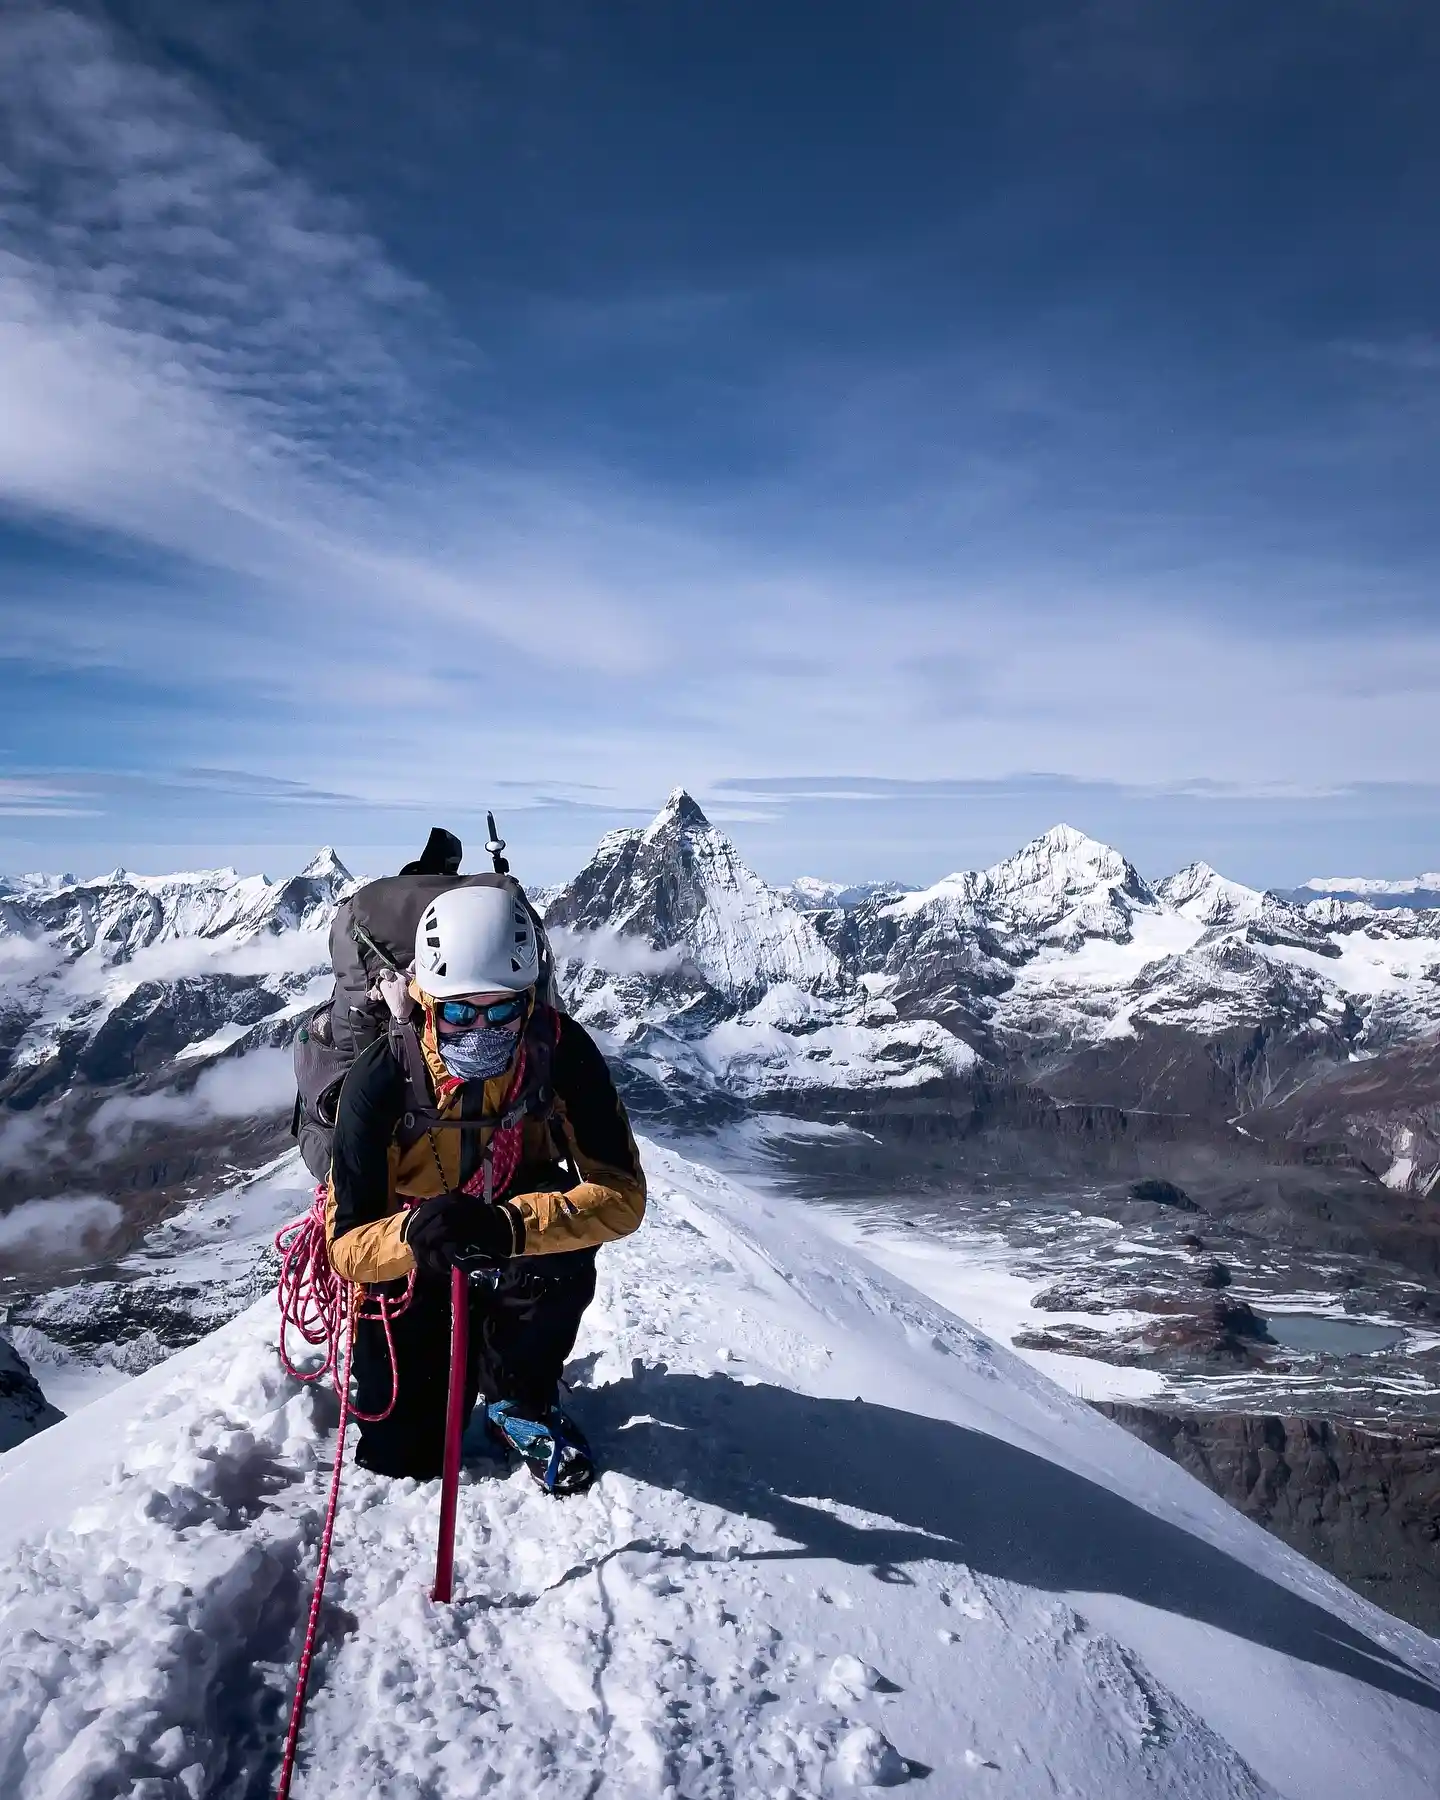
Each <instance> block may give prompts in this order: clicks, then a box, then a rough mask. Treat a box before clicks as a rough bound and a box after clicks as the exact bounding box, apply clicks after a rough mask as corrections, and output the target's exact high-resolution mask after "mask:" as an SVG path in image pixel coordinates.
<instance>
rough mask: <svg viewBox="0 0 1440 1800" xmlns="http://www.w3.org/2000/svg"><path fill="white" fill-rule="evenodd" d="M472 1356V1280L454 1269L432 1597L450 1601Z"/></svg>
mask: <svg viewBox="0 0 1440 1800" xmlns="http://www.w3.org/2000/svg"><path fill="white" fill-rule="evenodd" d="M469 1360H470V1283H469V1281H468V1280H467V1278H466V1275H465V1272H464V1270H463V1269H452V1270H451V1271H450V1395H449V1399H448V1401H447V1403H446V1407H445V1467H444V1473H443V1474H442V1476H441V1478H440V1541H439V1544H438V1545H437V1547H436V1551H435V1585H434V1587H433V1588H431V1590H430V1598H431V1599H432V1600H440V1601H448V1600H449V1598H450V1590H451V1586H452V1584H453V1581H454V1576H455V1503H456V1499H457V1497H458V1495H459V1492H460V1440H461V1438H462V1437H463V1436H464V1435H465V1369H466V1365H467V1363H468V1362H469Z"/></svg>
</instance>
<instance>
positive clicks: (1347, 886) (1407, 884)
mask: <svg viewBox="0 0 1440 1800" xmlns="http://www.w3.org/2000/svg"><path fill="white" fill-rule="evenodd" d="M1285 898H1286V899H1287V900H1293V901H1295V902H1296V904H1297V905H1300V906H1304V905H1305V904H1306V903H1307V902H1309V901H1311V900H1359V901H1361V902H1363V903H1364V904H1365V905H1366V906H1373V907H1379V908H1386V907H1394V906H1419V907H1426V908H1434V907H1440V871H1432V872H1431V873H1430V874H1428V875H1409V876H1406V877H1404V878H1403V879H1401V880H1399V881H1385V880H1377V879H1375V878H1374V877H1372V876H1367V875H1323V876H1321V875H1317V876H1314V877H1312V879H1311V880H1309V881H1306V882H1302V883H1301V885H1300V886H1299V887H1297V888H1291V889H1290V891H1289V892H1288V893H1287V894H1286V895H1285Z"/></svg>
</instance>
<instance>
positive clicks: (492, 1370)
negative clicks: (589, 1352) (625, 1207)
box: [355, 1250, 595, 1481]
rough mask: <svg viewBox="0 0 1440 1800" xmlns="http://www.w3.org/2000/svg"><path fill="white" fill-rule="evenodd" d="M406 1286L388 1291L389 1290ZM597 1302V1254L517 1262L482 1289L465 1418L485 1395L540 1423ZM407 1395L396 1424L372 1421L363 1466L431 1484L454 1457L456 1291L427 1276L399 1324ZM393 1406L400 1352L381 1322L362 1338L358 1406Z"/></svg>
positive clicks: (362, 1330) (365, 1429) (475, 1308)
mask: <svg viewBox="0 0 1440 1800" xmlns="http://www.w3.org/2000/svg"><path fill="white" fill-rule="evenodd" d="M404 1286H405V1284H404V1283H403V1282H395V1283H390V1284H387V1286H386V1289H385V1290H384V1291H385V1292H387V1293H394V1294H400V1293H403V1292H404ZM594 1295H595V1252H594V1250H567V1251H562V1252H561V1253H560V1254H558V1255H555V1256H530V1257H525V1256H522V1257H517V1258H516V1259H515V1261H514V1262H511V1263H507V1264H506V1265H505V1266H504V1268H503V1269H502V1270H501V1271H500V1276H499V1280H498V1281H497V1283H496V1284H495V1285H494V1286H493V1287H492V1286H491V1285H490V1284H489V1283H487V1282H477V1283H474V1284H472V1287H471V1291H470V1357H469V1366H468V1368H467V1370H466V1384H465V1416H466V1418H467V1419H468V1418H469V1416H470V1414H471V1412H472V1411H473V1409H474V1406H475V1401H476V1398H477V1397H478V1396H479V1395H482V1394H483V1395H484V1397H485V1399H486V1400H487V1401H489V1400H511V1401H513V1402H514V1403H515V1405H516V1407H517V1409H518V1410H520V1411H521V1412H523V1413H526V1414H527V1415H528V1416H530V1417H532V1418H543V1416H544V1415H545V1413H546V1412H548V1411H549V1409H550V1408H551V1407H552V1406H553V1405H554V1404H555V1402H556V1398H557V1396H558V1393H559V1387H560V1375H561V1372H562V1370H563V1369H564V1367H565V1359H566V1357H568V1356H569V1354H570V1352H571V1350H573V1349H574V1347H575V1338H576V1335H577V1334H578V1332H579V1330H580V1320H581V1316H582V1315H583V1313H584V1311H585V1308H586V1307H587V1306H588V1305H589V1304H590V1302H591V1300H592V1299H593V1298H594ZM391 1333H392V1336H393V1338H394V1343H395V1368H396V1373H397V1376H398V1396H397V1398H396V1402H395V1407H394V1409H393V1411H392V1412H391V1414H390V1416H389V1418H388V1419H379V1420H376V1421H375V1422H374V1423H373V1424H362V1425H361V1427H360V1443H359V1446H358V1448H357V1449H356V1452H355V1460H356V1462H357V1463H359V1464H361V1466H362V1467H364V1468H367V1469H374V1470H375V1471H376V1472H377V1474H381V1475H413V1476H415V1477H416V1478H417V1479H418V1480H421V1481H429V1480H432V1479H433V1478H434V1477H436V1476H438V1475H439V1473H440V1471H441V1466H442V1464H443V1462H444V1458H445V1407H446V1398H447V1395H448V1393H449V1387H450V1284H449V1282H448V1281H439V1280H435V1279H433V1278H430V1279H427V1278H426V1277H424V1276H423V1275H422V1276H421V1278H420V1280H419V1281H418V1282H417V1283H416V1284H415V1297H414V1298H413V1299H412V1300H411V1302H410V1305H409V1306H408V1307H407V1308H406V1310H405V1311H404V1312H403V1313H401V1315H400V1317H399V1318H398V1319H395V1320H394V1321H393V1322H392V1325H391ZM389 1399H390V1352H389V1350H388V1348H387V1347H386V1343H385V1333H384V1329H383V1328H382V1326H381V1325H380V1324H379V1322H378V1321H377V1320H366V1321H364V1322H363V1323H362V1324H361V1325H360V1326H359V1327H358V1328H357V1330H356V1333H355V1405H356V1408H357V1410H358V1411H360V1412H371V1413H373V1412H380V1411H381V1410H382V1409H383V1408H384V1407H385V1405H386V1404H387V1402H388V1401H389Z"/></svg>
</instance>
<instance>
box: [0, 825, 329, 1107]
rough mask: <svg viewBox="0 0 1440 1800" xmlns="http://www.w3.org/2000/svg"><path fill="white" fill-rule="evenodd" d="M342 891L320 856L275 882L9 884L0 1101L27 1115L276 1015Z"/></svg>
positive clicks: (210, 873) (184, 878)
mask: <svg viewBox="0 0 1440 1800" xmlns="http://www.w3.org/2000/svg"><path fill="white" fill-rule="evenodd" d="M353 885H354V878H353V877H352V876H351V875H350V873H349V871H348V870H347V869H346V868H345V867H344V865H343V864H342V863H341V862H340V860H339V858H338V857H337V856H336V855H335V852H334V851H333V850H331V849H329V848H326V849H324V850H322V851H321V852H320V853H319V854H318V855H317V856H316V857H315V858H314V860H313V861H312V862H311V863H310V864H309V865H308V866H307V867H306V868H305V869H303V870H302V871H301V872H300V874H298V875H295V876H292V877H290V878H289V879H288V880H285V881H278V882H276V881H271V880H270V879H269V877H268V876H265V875H253V876H242V875H240V874H238V873H237V872H236V870H234V869H209V870H201V871H198V872H196V873H191V874H180V875H164V876H153V875H132V874H129V873H127V872H126V871H125V870H123V869H117V870H115V872H114V873H113V874H111V875H107V876H103V877H101V878H100V879H98V880H95V881H89V882H76V881H73V880H71V879H69V878H68V877H66V878H64V879H63V880H57V881H54V882H50V881H44V880H41V879H37V878H35V877H29V878H25V881H24V883H23V884H21V883H12V884H9V891H8V892H7V893H6V894H5V896H4V897H3V898H0V1051H3V1053H4V1066H3V1073H0V1100H3V1101H4V1102H5V1103H6V1104H7V1105H8V1106H10V1107H11V1108H12V1109H14V1108H17V1107H19V1108H28V1107H30V1106H33V1105H35V1104H36V1103H37V1102H38V1101H41V1100H43V1099H46V1098H48V1097H51V1096H53V1095H56V1094H58V1093H61V1092H63V1091H65V1090H66V1089H67V1088H68V1087H70V1086H72V1085H73V1084H74V1083H76V1082H77V1081H78V1082H81V1083H86V1084H89V1085H91V1086H98V1085H103V1084H105V1083H108V1082H113V1081H117V1080H121V1079H124V1078H126V1077H128V1076H134V1075H141V1074H145V1073H148V1072H151V1071H153V1070H155V1069H157V1068H159V1067H161V1066H162V1065H163V1064H165V1063H166V1062H167V1061H169V1060H170V1059H171V1058H173V1057H174V1056H175V1055H177V1054H179V1053H182V1052H185V1051H187V1050H190V1049H192V1048H193V1047H194V1046H196V1045H198V1044H202V1043H204V1042H206V1041H207V1040H210V1039H212V1038H214V1037H215V1036H216V1034H218V1033H228V1034H229V1038H230V1040H231V1041H233V1039H234V1038H235V1037H237V1036H238V1035H239V1034H240V1033H241V1032H243V1031H244V1029H245V1028H247V1027H249V1026H253V1025H255V1024H257V1023H258V1022H259V1021H260V1020H261V1019H263V1018H265V1017H267V1016H269V1015H271V1014H275V1013H280V1012H283V1011H284V1010H285V1009H286V1007H287V1006H288V1005H290V1004H291V1003H292V1002H294V1001H295V999H296V996H297V995H298V994H300V993H302V992H303V991H305V989H306V988H307V987H308V985H309V984H310V983H311V982H312V981H313V979H314V977H315V975H316V973H317V971H319V970H322V969H323V968H325V967H326V966H328V963H329V952H328V947H327V944H326V933H327V932H328V930H329V924H330V919H331V917H332V916H333V913H334V909H335V905H336V902H337V901H338V900H339V899H340V898H341V896H342V895H343V894H345V893H346V892H348V891H349V889H350V888H351V887H352V886H353ZM219 1047H223V1046H217V1048H219Z"/></svg>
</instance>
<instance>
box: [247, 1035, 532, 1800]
mask: <svg viewBox="0 0 1440 1800" xmlns="http://www.w3.org/2000/svg"><path fill="white" fill-rule="evenodd" d="M524 1079H525V1048H524V1045H523V1044H522V1045H521V1048H520V1054H519V1056H518V1057H517V1058H516V1064H515V1076H514V1079H513V1081H512V1082H511V1084H510V1089H509V1092H510V1095H512V1096H513V1095H515V1094H517V1093H519V1092H520V1088H521V1084H522V1083H523V1081H524ZM523 1136H524V1128H523V1124H522V1123H521V1121H519V1120H517V1121H516V1122H515V1123H514V1124H513V1125H507V1126H502V1127H499V1128H497V1129H496V1130H495V1131H494V1132H493V1133H492V1134H491V1138H490V1142H489V1145H488V1146H487V1156H486V1160H485V1165H484V1166H482V1168H481V1169H479V1170H477V1171H476V1173H475V1174H474V1175H473V1176H472V1177H471V1179H470V1180H469V1181H468V1182H467V1183H466V1184H465V1189H464V1191H465V1192H466V1193H467V1194H472V1195H475V1196H479V1195H480V1194H482V1193H486V1188H485V1178H486V1175H487V1173H488V1175H489V1188H488V1194H487V1197H488V1195H489V1194H503V1193H504V1192H505V1189H506V1188H507V1187H509V1185H510V1182H511V1180H512V1178H513V1177H514V1174H515V1170H516V1167H517V1166H518V1164H519V1161H520V1151H521V1147H522V1144H523ZM433 1147H434V1144H433V1139H432V1149H433ZM436 1160H437V1162H438V1160H439V1158H438V1156H437V1158H436ZM442 1174H443V1170H442ZM327 1198H328V1190H327V1189H326V1188H325V1187H323V1186H322V1187H317V1188H316V1189H315V1198H314V1200H313V1202H312V1203H311V1206H310V1210H309V1212H307V1213H303V1214H302V1215H301V1216H300V1217H299V1218H298V1219H292V1220H291V1221H290V1223H289V1224H288V1225H282V1226H281V1228H280V1230H279V1231H278V1232H276V1234H275V1248H276V1250H277V1251H278V1252H279V1255H280V1280H279V1283H278V1284H277V1288H276V1299H277V1300H278V1301H279V1303H280V1346H279V1348H280V1361H281V1363H282V1364H283V1366H284V1368H285V1371H286V1373H287V1374H289V1375H292V1376H294V1378H295V1379H296V1380H297V1381H305V1382H314V1381H322V1380H323V1379H324V1378H325V1377H326V1376H327V1375H329V1376H330V1377H331V1378H332V1380H333V1381H334V1383H335V1387H336V1391H337V1392H338V1394H339V1396H340V1424H339V1427H338V1429H337V1431H336V1434H335V1466H334V1468H333V1469H332V1471H331V1474H330V1497H329V1500H328V1502H327V1503H326V1507H325V1526H324V1529H323V1531H322V1532H321V1534H320V1557H319V1563H318V1566H317V1568H316V1571H315V1592H314V1594H313V1596H312V1597H311V1600H310V1617H309V1620H308V1621H307V1623H306V1626H305V1645H304V1648H303V1649H302V1651H301V1652H300V1667H299V1669H298V1670H297V1671H296V1675H295V1698H294V1700H293V1701H292V1702H291V1706H290V1728H289V1730H288V1731H287V1732H286V1734H285V1750H284V1754H283V1756H282V1757H281V1762H280V1784H279V1786H278V1787H277V1789H276V1800H289V1794H290V1781H291V1778H292V1776H293V1775H294V1772H295V1751H296V1746H297V1745H298V1744H299V1741H300V1723H301V1720H302V1719H303V1718H304V1716H305V1693H306V1689H307V1688H308V1686H309V1682H310V1664H311V1662H312V1661H313V1659H314V1655H315V1637H316V1633H317V1631H318V1630H319V1625H320V1604H321V1601H322V1599H323V1597H324V1593H325V1577H326V1574H327V1572H328V1571H329V1567H330V1545H331V1542H332V1540H333V1538H334V1536H335V1514H336V1510H337V1508H338V1506H339V1503H340V1476H341V1473H342V1471H343V1469H344V1466H345V1432H346V1429H347V1428H348V1426H349V1423H350V1421H351V1419H357V1420H360V1421H362V1422H363V1423H365V1424H367V1425H369V1424H378V1423H379V1421H380V1420H381V1419H387V1418H389V1416H390V1414H391V1413H392V1412H393V1411H394V1410H395V1402H396V1400H397V1398H398V1397H399V1387H400V1372H399V1369H398V1367H397V1365H396V1361H395V1338H394V1333H393V1331H392V1329H391V1326H392V1323H393V1321H394V1320H395V1319H397V1318H399V1316H400V1314H401V1313H403V1312H404V1311H405V1309H406V1307H407V1306H409V1304H410V1302H411V1299H412V1298H413V1296H414V1293H415V1271H414V1270H413V1269H412V1270H411V1272H410V1278H409V1280H408V1281H407V1282H406V1284H405V1292H404V1293H403V1294H401V1295H400V1296H399V1297H398V1298H396V1299H393V1300H392V1299H391V1298H390V1297H389V1296H388V1295H385V1294H380V1293H369V1294H367V1292H366V1290H365V1289H364V1287H363V1286H361V1284H360V1283H359V1282H351V1281H344V1280H342V1279H341V1278H340V1276H338V1275H337V1274H336V1273H335V1270H334V1269H333V1268H332V1266H331V1263H330V1252H329V1246H328V1244H327V1243H326V1239H325V1204H326V1200H327ZM412 1204H413V1203H412ZM466 1292H467V1288H466V1282H465V1277H464V1276H463V1275H462V1274H461V1273H460V1271H459V1270H456V1271H455V1273H454V1278H453V1281H452V1295H451V1304H452V1312H453V1315H454V1316H453V1319H452V1343H451V1362H452V1369H451V1382H450V1396H449V1405H448V1412H447V1420H446V1470H445V1479H444V1481H443V1483H442V1497H441V1525H440V1551H439V1556H438V1559H437V1566H436V1572H435V1578H436V1587H435V1590H434V1593H433V1597H434V1598H435V1599H437V1600H439V1599H444V1600H448V1599H449V1597H450V1567H451V1560H452V1559H453V1555H454V1535H455V1498H456V1488H457V1486H458V1483H459V1473H460V1469H459V1454H460V1453H459V1444H460V1435H461V1430H462V1429H463V1425H464V1419H463V1417H462V1413H463V1404H462V1402H461V1401H460V1400H459V1399H457V1395H458V1394H460V1393H462V1392H463V1387H464V1367H465V1347H464V1346H465V1327H466V1325H467V1324H468V1311H467V1309H466V1308H465V1306H464V1305H463V1296H464V1294H465V1293H466ZM362 1319H367V1320H376V1321H378V1322H379V1324H380V1326H381V1329H382V1330H383V1331H384V1333H385V1347H386V1349H387V1350H388V1351H389V1353H390V1400H389V1403H388V1404H387V1406H386V1407H385V1410H384V1411H383V1412H378V1413H364V1412H359V1411H357V1410H356V1408H354V1407H353V1406H352V1405H351V1404H350V1365H351V1362H352V1360H353V1357H354V1350H355V1328H356V1326H357V1325H358V1324H359V1323H360V1321H361V1320H362ZM291 1331H293V1332H295V1333H296V1334H297V1335H298V1336H299V1338H300V1339H301V1341H302V1342H303V1343H306V1344H308V1345H309V1346H310V1347H311V1348H312V1349H315V1350H318V1349H321V1348H322V1347H323V1349H324V1351H325V1360H324V1361H323V1362H322V1363H320V1364H319V1365H318V1367H301V1366H300V1365H298V1364H296V1363H295V1362H294V1361H293V1360H292V1358H291V1356H290V1349H289V1344H288V1341H287V1334H288V1333H289V1332H291ZM342 1344H343V1345H344V1359H343V1361H344V1366H343V1367H341V1366H340V1362H341V1345H342ZM457 1344H458V1345H459V1352H458V1365H457V1357H456V1345H457ZM447 1545H448V1546H449V1548H448V1551H447Z"/></svg>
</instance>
